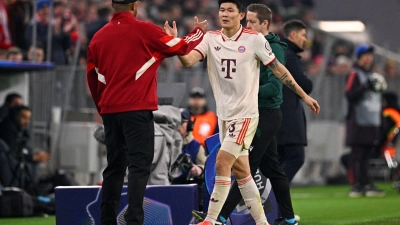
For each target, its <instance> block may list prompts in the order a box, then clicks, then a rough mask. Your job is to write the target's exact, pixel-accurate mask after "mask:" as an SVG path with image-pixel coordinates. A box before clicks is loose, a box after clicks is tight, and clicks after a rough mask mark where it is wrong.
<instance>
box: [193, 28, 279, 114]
mask: <svg viewBox="0 0 400 225" xmlns="http://www.w3.org/2000/svg"><path fill="white" fill-rule="evenodd" d="M195 50H196V51H198V52H199V53H200V54H201V55H202V56H203V58H205V57H207V64H208V76H209V78H210V83H211V87H212V89H213V92H214V97H215V101H216V104H217V115H218V118H219V119H221V120H232V119H238V118H253V117H257V116H258V101H257V100H258V86H259V78H260V60H261V62H262V63H263V64H264V65H267V66H268V65H269V64H270V63H272V62H273V61H274V60H275V55H274V53H272V50H271V47H270V46H269V43H268V41H267V40H266V39H265V37H264V36H263V35H262V34H260V33H258V32H255V31H252V30H249V29H246V28H242V27H241V28H240V29H239V31H238V32H237V33H236V34H235V35H233V37H231V38H227V37H226V36H225V35H224V34H223V33H222V31H221V30H219V31H209V32H207V34H205V35H204V38H203V41H202V42H201V43H200V44H199V45H198V46H197V47H196V48H195Z"/></svg>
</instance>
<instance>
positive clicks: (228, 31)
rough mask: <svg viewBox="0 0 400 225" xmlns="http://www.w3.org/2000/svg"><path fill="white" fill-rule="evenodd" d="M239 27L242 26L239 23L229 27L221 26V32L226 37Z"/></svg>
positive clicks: (231, 35) (234, 32) (235, 31)
mask: <svg viewBox="0 0 400 225" xmlns="http://www.w3.org/2000/svg"><path fill="white" fill-rule="evenodd" d="M240 29H242V26H241V25H240V24H239V25H237V26H234V27H229V28H223V29H222V33H223V34H224V35H225V36H227V37H228V38H231V37H233V35H235V34H236V33H237V32H238V31H239V30H240Z"/></svg>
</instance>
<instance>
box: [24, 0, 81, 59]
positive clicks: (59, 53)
mask: <svg viewBox="0 0 400 225" xmlns="http://www.w3.org/2000/svg"><path fill="white" fill-rule="evenodd" d="M50 4H52V2H51V1H50V0H39V1H38V2H37V13H36V15H35V18H34V20H36V22H37V25H36V26H37V42H38V43H40V44H41V45H42V46H43V48H44V50H45V51H46V49H47V42H48V40H47V32H48V29H49V24H50V15H49V14H50V12H49V11H50V9H49V6H50ZM68 20H69V21H68ZM33 23H34V21H33V20H32V21H31V22H30V24H29V25H28V27H27V28H26V30H25V41H26V43H27V46H31V45H32V44H33V43H32V35H33ZM72 27H73V19H72V18H69V19H67V18H64V17H54V25H53V34H52V41H51V43H52V44H51V61H52V62H54V63H55V64H56V65H66V64H67V63H68V60H67V54H66V51H67V50H68V49H69V48H70V45H71V40H70V36H69V33H67V32H69V31H70V29H72Z"/></svg>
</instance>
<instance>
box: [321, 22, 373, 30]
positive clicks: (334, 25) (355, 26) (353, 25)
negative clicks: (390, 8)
mask: <svg viewBox="0 0 400 225" xmlns="http://www.w3.org/2000/svg"><path fill="white" fill-rule="evenodd" d="M318 27H319V28H320V29H321V30H323V31H326V32H364V31H365V25H364V23H363V22H361V21H319V22H318Z"/></svg>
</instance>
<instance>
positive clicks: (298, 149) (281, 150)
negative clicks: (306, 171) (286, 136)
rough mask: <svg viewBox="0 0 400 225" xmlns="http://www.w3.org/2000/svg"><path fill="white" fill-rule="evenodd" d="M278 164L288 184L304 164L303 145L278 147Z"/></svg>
mask: <svg viewBox="0 0 400 225" xmlns="http://www.w3.org/2000/svg"><path fill="white" fill-rule="evenodd" d="M278 155H279V162H280V163H281V165H282V169H283V171H285V174H286V177H287V179H288V180H289V183H290V182H292V180H293V178H294V176H295V175H296V173H297V172H299V170H300V168H301V167H302V166H303V164H304V160H305V153H304V145H278Z"/></svg>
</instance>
